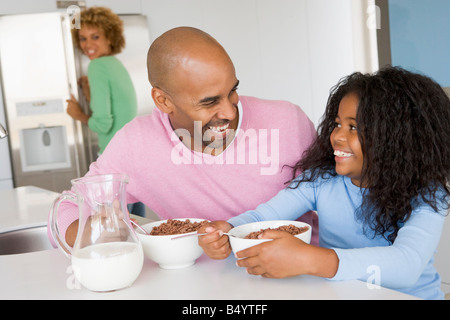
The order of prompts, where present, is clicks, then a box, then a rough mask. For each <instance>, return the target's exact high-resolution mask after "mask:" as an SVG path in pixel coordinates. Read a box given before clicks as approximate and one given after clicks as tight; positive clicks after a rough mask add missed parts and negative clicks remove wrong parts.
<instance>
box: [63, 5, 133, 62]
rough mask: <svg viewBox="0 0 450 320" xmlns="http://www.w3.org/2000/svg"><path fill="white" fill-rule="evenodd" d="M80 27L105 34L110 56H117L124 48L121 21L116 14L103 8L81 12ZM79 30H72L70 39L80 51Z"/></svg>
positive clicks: (92, 8)
mask: <svg viewBox="0 0 450 320" xmlns="http://www.w3.org/2000/svg"><path fill="white" fill-rule="evenodd" d="M80 24H81V26H83V25H85V26H89V27H96V28H99V29H102V30H103V31H104V32H105V36H106V38H107V39H108V40H109V41H110V43H111V54H112V55H114V54H117V53H120V52H121V51H122V49H123V48H125V37H124V35H123V21H122V20H121V19H120V18H119V16H118V15H117V14H115V13H114V12H112V11H111V9H109V8H105V7H91V8H89V9H85V10H83V11H81V14H80ZM78 32H79V29H72V39H73V42H74V44H75V46H76V47H77V48H78V49H79V50H81V47H80V41H79V38H78Z"/></svg>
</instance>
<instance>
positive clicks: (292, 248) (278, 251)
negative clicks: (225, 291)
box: [236, 230, 339, 278]
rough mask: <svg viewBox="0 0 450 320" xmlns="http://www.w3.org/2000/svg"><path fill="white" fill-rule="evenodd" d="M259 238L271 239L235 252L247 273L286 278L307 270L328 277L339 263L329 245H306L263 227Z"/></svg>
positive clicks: (331, 275) (283, 233)
mask: <svg viewBox="0 0 450 320" xmlns="http://www.w3.org/2000/svg"><path fill="white" fill-rule="evenodd" d="M261 236H262V237H261V238H263V239H274V240H272V241H268V242H264V243H261V244H259V245H257V246H253V247H250V248H247V249H245V250H242V251H239V252H237V253H236V257H237V258H238V259H240V260H238V261H237V263H236V264H237V265H238V266H239V267H245V268H247V272H248V273H249V274H254V275H261V276H263V277H266V278H286V277H292V276H296V275H301V274H310V275H316V276H321V277H326V278H332V277H333V276H334V275H335V274H336V272H337V268H338V266H339V259H338V257H337V255H336V253H335V252H334V250H332V249H325V248H320V247H316V246H313V245H309V244H307V243H305V242H303V241H302V240H300V239H298V238H296V237H294V236H293V235H291V234H289V233H287V232H283V231H275V230H267V231H265V232H264V233H263V234H262V235H261Z"/></svg>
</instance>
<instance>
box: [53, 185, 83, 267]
mask: <svg viewBox="0 0 450 320" xmlns="http://www.w3.org/2000/svg"><path fill="white" fill-rule="evenodd" d="M65 200H69V201H72V202H75V203H77V198H76V197H75V196H74V195H71V194H68V193H65V194H61V195H60V196H58V198H56V199H55V201H54V202H53V205H52V209H51V213H50V231H51V234H52V237H53V239H54V240H55V243H56V245H57V246H58V247H59V248H60V249H61V251H62V252H63V253H64V254H65V255H66V257H68V258H70V257H71V255H72V248H71V247H70V246H69V245H68V244H67V242H66V240H65V239H63V238H62V237H61V236H60V232H59V229H58V219H57V216H58V209H59V205H60V204H61V202H62V201H65Z"/></svg>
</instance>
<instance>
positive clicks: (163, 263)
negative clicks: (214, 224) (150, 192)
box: [136, 218, 208, 269]
mask: <svg viewBox="0 0 450 320" xmlns="http://www.w3.org/2000/svg"><path fill="white" fill-rule="evenodd" d="M206 223H208V220H205V219H193V218H189V219H188V218H186V219H168V220H161V221H155V222H151V223H147V224H144V225H142V228H143V229H144V230H145V231H146V232H147V233H148V234H144V233H143V232H142V231H140V230H138V229H137V230H136V234H137V236H138V237H139V240H140V241H141V244H142V248H143V250H144V254H145V256H146V257H147V258H149V259H151V260H152V261H154V262H156V263H157V264H159V266H160V268H162V269H180V268H186V267H189V266H191V265H193V264H194V263H195V261H196V260H197V259H198V258H199V257H200V256H201V255H202V253H203V249H202V248H201V247H200V246H199V245H198V237H196V236H192V237H183V238H178V239H174V240H172V238H174V237H175V236H177V235H182V234H183V235H184V234H189V233H197V230H198V229H200V227H201V226H203V225H204V224H206Z"/></svg>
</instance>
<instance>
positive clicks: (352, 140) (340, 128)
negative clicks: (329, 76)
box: [330, 93, 363, 186]
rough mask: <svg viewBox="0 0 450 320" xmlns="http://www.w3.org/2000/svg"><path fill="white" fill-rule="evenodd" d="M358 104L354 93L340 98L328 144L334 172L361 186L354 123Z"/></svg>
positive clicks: (360, 157) (358, 153)
mask: <svg viewBox="0 0 450 320" xmlns="http://www.w3.org/2000/svg"><path fill="white" fill-rule="evenodd" d="M358 104H359V98H358V96H357V95H356V94H354V93H349V94H347V95H346V96H344V98H342V100H341V102H340V103H339V110H338V114H337V117H336V122H335V127H334V129H333V132H332V133H331V135H330V142H331V146H332V147H333V150H334V155H335V161H336V172H337V173H338V174H340V175H343V176H347V177H349V178H351V180H352V183H353V184H354V185H356V186H361V172H362V168H363V152H362V150H361V144H360V142H359V138H358V131H357V123H356V111H357V110H358Z"/></svg>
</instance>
